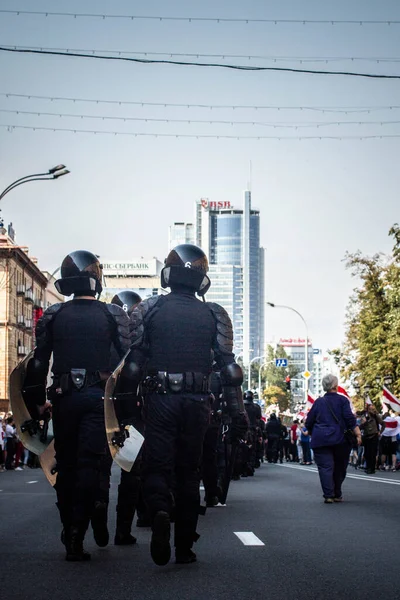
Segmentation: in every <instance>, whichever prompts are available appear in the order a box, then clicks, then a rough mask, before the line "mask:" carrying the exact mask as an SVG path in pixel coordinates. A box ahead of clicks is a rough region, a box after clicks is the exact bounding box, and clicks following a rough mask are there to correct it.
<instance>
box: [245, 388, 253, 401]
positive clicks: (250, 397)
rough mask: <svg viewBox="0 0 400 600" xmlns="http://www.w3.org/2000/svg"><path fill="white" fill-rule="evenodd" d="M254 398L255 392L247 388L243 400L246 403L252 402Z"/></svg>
mask: <svg viewBox="0 0 400 600" xmlns="http://www.w3.org/2000/svg"><path fill="white" fill-rule="evenodd" d="M253 399H254V394H253V392H252V391H251V390H247V392H245V394H244V397H243V401H244V403H245V404H252V403H253Z"/></svg>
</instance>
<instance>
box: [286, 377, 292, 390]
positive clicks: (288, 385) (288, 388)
mask: <svg viewBox="0 0 400 600" xmlns="http://www.w3.org/2000/svg"><path fill="white" fill-rule="evenodd" d="M285 381H286V389H287V391H288V392H290V385H291V382H290V377H289V375H288V376H287V377H286V379H285Z"/></svg>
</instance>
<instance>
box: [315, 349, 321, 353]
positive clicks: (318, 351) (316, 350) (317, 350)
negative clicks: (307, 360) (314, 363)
mask: <svg viewBox="0 0 400 600" xmlns="http://www.w3.org/2000/svg"><path fill="white" fill-rule="evenodd" d="M320 352H321V350H319V348H314V349H313V354H319V353H320Z"/></svg>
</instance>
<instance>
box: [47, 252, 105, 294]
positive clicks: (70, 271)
mask: <svg viewBox="0 0 400 600" xmlns="http://www.w3.org/2000/svg"><path fill="white" fill-rule="evenodd" d="M102 273H103V266H102V265H101V264H100V261H99V259H98V258H97V256H96V255H95V254H92V253H91V252H87V250H77V251H76V252H71V253H70V254H68V255H67V256H66V257H65V258H64V260H63V261H62V264H61V279H58V280H57V281H56V282H55V284H54V285H55V287H56V289H57V291H58V292H60V294H63V295H64V296H71V294H75V295H76V296H79V295H81V296H96V294H99V295H100V294H101V291H102V289H103V286H102V285H101V279H102Z"/></svg>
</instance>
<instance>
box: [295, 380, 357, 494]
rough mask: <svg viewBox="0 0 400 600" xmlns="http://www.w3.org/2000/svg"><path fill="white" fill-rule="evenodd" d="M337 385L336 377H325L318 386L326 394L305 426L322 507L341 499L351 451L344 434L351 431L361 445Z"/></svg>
mask: <svg viewBox="0 0 400 600" xmlns="http://www.w3.org/2000/svg"><path fill="white" fill-rule="evenodd" d="M337 386H338V379H337V377H335V376H334V375H325V377H324V378H323V379H322V387H323V389H324V391H325V392H326V394H325V395H324V396H322V397H321V398H318V399H317V400H316V401H315V402H314V405H313V407H312V408H311V410H310V412H309V413H308V417H307V420H306V424H305V426H306V429H307V431H309V432H310V434H311V436H312V438H311V448H312V449H313V451H314V459H315V462H316V464H317V466H318V472H319V478H320V481H321V487H322V491H323V495H324V498H325V503H326V504H331V503H333V502H341V501H342V500H343V498H342V483H343V481H344V479H345V477H346V469H347V465H348V462H349V455H350V450H351V444H350V443H349V442H348V441H347V440H346V436H345V431H346V430H353V431H354V434H355V435H356V437H357V442H358V444H361V432H360V428H359V427H358V426H357V422H356V418H355V416H354V415H353V413H352V412H351V408H350V403H349V401H348V399H347V398H346V397H345V396H343V395H342V394H338V393H337Z"/></svg>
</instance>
